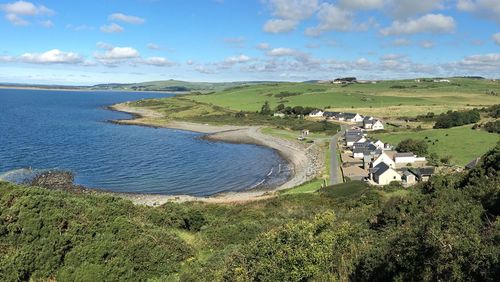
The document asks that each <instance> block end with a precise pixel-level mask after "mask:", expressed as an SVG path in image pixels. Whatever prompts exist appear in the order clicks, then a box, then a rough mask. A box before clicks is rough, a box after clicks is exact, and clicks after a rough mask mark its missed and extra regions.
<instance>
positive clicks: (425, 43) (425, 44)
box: [420, 40, 436, 49]
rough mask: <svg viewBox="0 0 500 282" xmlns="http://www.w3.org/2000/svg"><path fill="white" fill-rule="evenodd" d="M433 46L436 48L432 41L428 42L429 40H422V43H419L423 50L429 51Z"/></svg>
mask: <svg viewBox="0 0 500 282" xmlns="http://www.w3.org/2000/svg"><path fill="white" fill-rule="evenodd" d="M434 46H436V43H434V42H433V41H430V40H424V41H421V42H420V47H422V48H425V49H431V48H434Z"/></svg>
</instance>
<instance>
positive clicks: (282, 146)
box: [109, 103, 324, 206]
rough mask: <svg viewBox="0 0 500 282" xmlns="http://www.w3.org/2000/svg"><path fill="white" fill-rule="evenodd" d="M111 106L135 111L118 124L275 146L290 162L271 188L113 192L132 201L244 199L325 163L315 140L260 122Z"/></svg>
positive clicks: (294, 181)
mask: <svg viewBox="0 0 500 282" xmlns="http://www.w3.org/2000/svg"><path fill="white" fill-rule="evenodd" d="M109 108H110V109H111V110H115V111H120V112H126V113H130V114H133V115H134V117H135V118H134V119H130V120H116V121H113V122H114V123H117V124H127V125H141V126H153V127H161V128H171V129H180V130H188V131H194V132H199V133H206V134H207V135H205V136H204V137H203V138H204V139H207V140H211V141H220V142H231V143H242V144H254V145H259V146H266V147H269V148H272V149H274V150H276V151H277V152H278V153H279V154H280V155H281V156H282V157H283V158H285V159H286V160H287V161H289V162H290V164H291V165H292V166H293V170H292V177H291V178H290V179H289V180H288V181H287V182H285V183H284V184H282V185H280V186H279V187H276V188H275V189H273V190H266V191H262V190H249V191H244V192H228V193H223V194H217V195H214V196H210V197H193V196H188V195H180V196H168V195H149V194H129V193H126V194H122V193H117V194H115V195H117V196H120V197H122V198H126V199H130V200H132V201H133V202H134V203H135V204H140V205H148V206H158V205H162V204H164V203H166V202H169V201H175V202H186V201H202V202H207V203H243V202H247V201H255V200H260V199H266V198H270V197H273V196H275V195H276V192H277V191H279V190H283V189H288V188H293V187H295V186H297V185H300V184H302V183H304V182H306V181H309V180H311V179H312V178H314V177H315V176H316V175H317V174H319V173H320V172H321V170H322V168H323V164H324V154H323V152H322V150H321V149H320V148H319V147H318V146H317V145H316V144H303V143H299V142H295V141H290V140H284V139H281V138H277V137H274V136H270V135H266V134H263V133H262V132H261V127H259V126H230V125H227V126H226V125H224V126H215V125H208V124H198V123H190V122H183V121H168V122H165V121H162V120H161V119H160V118H162V115H161V114H160V113H158V112H156V111H153V110H149V109H142V108H136V107H131V106H130V105H129V104H128V103H122V104H117V105H113V106H110V107H109Z"/></svg>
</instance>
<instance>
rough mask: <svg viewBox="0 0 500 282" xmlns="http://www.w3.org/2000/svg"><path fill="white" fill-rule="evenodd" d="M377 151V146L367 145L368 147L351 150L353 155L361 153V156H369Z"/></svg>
mask: <svg viewBox="0 0 500 282" xmlns="http://www.w3.org/2000/svg"><path fill="white" fill-rule="evenodd" d="M377 149H378V148H377V146H375V145H373V144H368V146H362V147H356V148H354V149H353V150H352V152H353V153H354V154H357V153H363V155H371V154H372V153H373V154H375V151H377Z"/></svg>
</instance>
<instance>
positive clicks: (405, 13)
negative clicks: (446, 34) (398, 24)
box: [385, 0, 446, 20]
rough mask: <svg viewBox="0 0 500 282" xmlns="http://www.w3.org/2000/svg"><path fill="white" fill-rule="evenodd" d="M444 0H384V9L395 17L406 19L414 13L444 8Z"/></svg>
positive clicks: (418, 13)
mask: <svg viewBox="0 0 500 282" xmlns="http://www.w3.org/2000/svg"><path fill="white" fill-rule="evenodd" d="M445 1H446V0H386V1H385V2H386V7H385V9H386V10H387V11H388V13H389V14H390V15H391V16H392V17H394V18H397V19H400V20H401V19H408V18H410V17H412V16H415V15H420V14H424V13H428V12H431V11H434V10H441V9H444V4H443V2H445Z"/></svg>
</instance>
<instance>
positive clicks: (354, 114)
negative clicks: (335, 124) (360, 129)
mask: <svg viewBox="0 0 500 282" xmlns="http://www.w3.org/2000/svg"><path fill="white" fill-rule="evenodd" d="M356 115H357V114H356V113H344V118H346V119H351V118H354V117H355V116H356Z"/></svg>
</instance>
